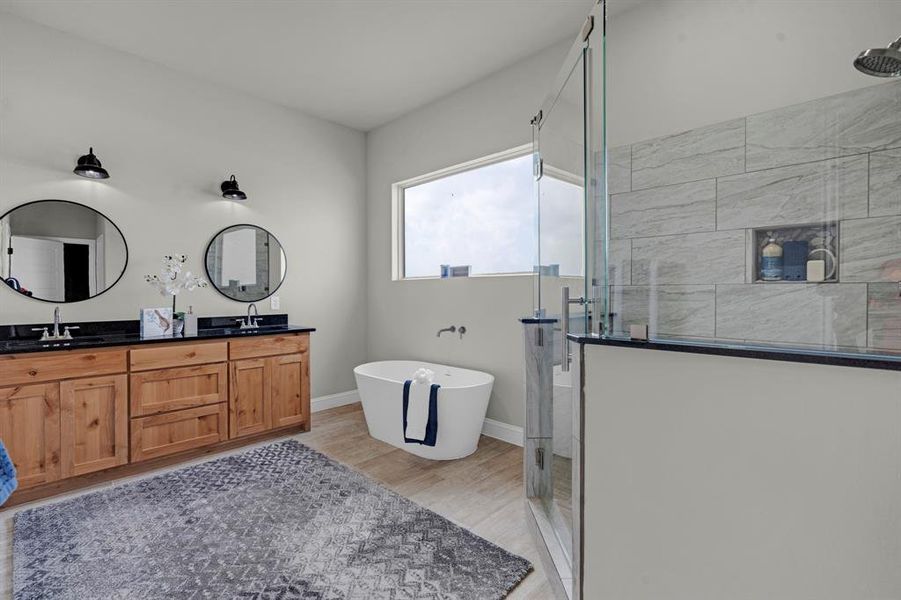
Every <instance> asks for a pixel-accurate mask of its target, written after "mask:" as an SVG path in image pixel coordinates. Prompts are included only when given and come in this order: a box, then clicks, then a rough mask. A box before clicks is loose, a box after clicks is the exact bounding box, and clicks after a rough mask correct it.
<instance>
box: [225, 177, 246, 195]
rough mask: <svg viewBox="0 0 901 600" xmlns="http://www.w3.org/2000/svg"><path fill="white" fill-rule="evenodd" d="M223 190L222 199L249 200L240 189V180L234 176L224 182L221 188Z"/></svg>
mask: <svg viewBox="0 0 901 600" xmlns="http://www.w3.org/2000/svg"><path fill="white" fill-rule="evenodd" d="M219 188H220V189H221V190H222V197H223V198H228V199H229V200H247V194H245V193H244V192H242V191H241V190H240V189H238V180H237V179H235V176H234V175H232V176H231V179H229V180H227V181H223V182H222V185H220V186H219Z"/></svg>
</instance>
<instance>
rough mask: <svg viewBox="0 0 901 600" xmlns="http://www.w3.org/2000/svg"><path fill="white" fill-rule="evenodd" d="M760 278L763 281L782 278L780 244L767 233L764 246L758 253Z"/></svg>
mask: <svg viewBox="0 0 901 600" xmlns="http://www.w3.org/2000/svg"><path fill="white" fill-rule="evenodd" d="M760 256H761V258H760V278H761V279H763V280H764V281H781V280H782V246H780V245H779V243H778V242H776V238H775V237H774V236H773V234H772V233H770V234H769V239H768V240H767V244H766V246H764V247H763V251H761V253H760Z"/></svg>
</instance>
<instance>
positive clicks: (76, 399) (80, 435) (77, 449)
mask: <svg viewBox="0 0 901 600" xmlns="http://www.w3.org/2000/svg"><path fill="white" fill-rule="evenodd" d="M59 386H60V414H61V417H60V438H61V440H62V441H61V444H60V458H61V467H62V476H63V477H74V476H76V475H83V474H85V473H91V472H93V471H100V470H102V469H108V468H110V467H115V466H117V465H124V464H125V463H127V462H128V376H127V375H106V376H103V377H90V378H85V379H75V380H71V381H63V382H62V383H60V384H59Z"/></svg>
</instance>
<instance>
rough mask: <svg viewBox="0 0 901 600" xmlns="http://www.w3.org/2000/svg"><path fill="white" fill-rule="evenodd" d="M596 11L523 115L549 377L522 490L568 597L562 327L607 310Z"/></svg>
mask: <svg viewBox="0 0 901 600" xmlns="http://www.w3.org/2000/svg"><path fill="white" fill-rule="evenodd" d="M603 19H604V6H603V4H598V5H597V6H596V7H595V10H594V11H592V14H591V16H590V17H589V19H588V20H587V21H586V23H585V27H584V28H583V30H582V33H581V35H580V36H579V39H578V40H577V41H576V43H575V44H574V45H573V47H572V49H571V50H570V52H569V54H568V55H567V58H566V61H565V63H564V65H563V67H562V68H561V70H560V72H559V74H558V76H557V79H556V80H555V82H554V85H553V86H552V88H551V92H550V93H549V94H548V96H547V98H546V100H545V102H544V104H543V105H542V108H541V111H540V113H539V114H538V115H537V117H536V119H535V121H534V122H533V125H534V127H533V136H534V137H533V145H534V159H535V179H536V183H535V202H536V215H537V218H536V223H537V225H536V227H537V244H536V246H537V250H536V252H537V260H536V267H535V271H536V276H535V293H534V297H535V316H536V317H539V318H542V319H545V320H546V322H547V321H553V323H554V324H553V341H552V343H551V347H552V348H553V360H552V363H553V372H552V379H553V381H552V386H549V387H550V393H549V394H546V395H547V397H542V398H541V403H542V406H541V408H540V410H539V411H537V413H538V414H539V415H540V417H539V418H540V419H541V420H542V427H541V428H540V432H539V435H541V436H550V439H547V437H543V442H542V444H543V445H542V447H541V450H542V458H541V460H540V461H539V462H540V463H541V466H540V469H541V477H540V480H541V481H543V482H545V483H544V484H543V485H542V486H540V487H539V488H538V490H539V491H538V493H537V494H536V496H537V497H533V498H532V500H533V507H536V508H535V509H537V510H541V512H542V513H543V515H544V517H545V518H546V523H548V524H549V527H550V529H551V530H552V532H553V533H552V535H553V537H555V538H556V541H557V542H559V543H558V544H557V546H558V547H559V548H560V551H561V553H562V554H563V555H564V559H565V560H564V561H563V563H564V564H563V567H562V568H561V567H560V565H559V563H558V561H556V560H555V561H554V562H555V564H557V567H558V568H557V570H558V572H559V574H560V576H561V579H562V580H563V581H564V586H565V587H566V588H567V593H568V594H569V595H570V597H572V593H573V590H574V589H577V586H573V585H572V584H573V583H575V582H577V580H578V568H579V559H580V557H579V555H578V554H579V547H580V534H579V522H580V518H579V510H580V504H579V497H580V493H579V488H580V485H581V459H580V456H581V441H580V440H581V396H580V385H579V377H578V372H577V371H578V368H577V366H578V365H577V364H576V369H575V372H574V371H573V370H571V366H572V364H573V359H572V357H571V351H570V344H569V343H568V339H567V334H579V335H592V334H598V333H600V332H602V331H604V330H605V329H604V328H605V327H606V320H607V314H608V311H607V303H606V290H607V286H606V281H605V277H606V272H607V269H606V239H607V235H606V223H607V215H606V202H605V193H606V185H605V183H606V178H605V168H604V167H605V164H604V163H605V159H606V153H605V148H604V131H603V127H604V122H603V114H604V111H603V107H604V95H603V67H604V61H603V56H604V55H603V52H604V49H603ZM595 24H597V26H596V27H595ZM548 327H550V325H548ZM576 361H578V357H576ZM545 389H547V388H545ZM535 509H533V510H535ZM542 536H543V537H544V538H545V540H546V541H547V539H548V535H547V534H546V533H544V532H542ZM549 546H550V544H549ZM573 574H575V575H576V577H575V578H573V577H572V575H573ZM567 579H568V581H567ZM574 579H575V580H576V581H574Z"/></svg>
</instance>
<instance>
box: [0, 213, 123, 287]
mask: <svg viewBox="0 0 901 600" xmlns="http://www.w3.org/2000/svg"><path fill="white" fill-rule="evenodd" d="M73 223H78V224H80V225H79V227H78V229H77V231H76V230H73V229H72V224H73ZM0 256H2V260H0V280H2V281H5V282H6V284H7V286H8V287H9V288H10V289H12V290H15V291H16V292H18V293H19V294H21V295H23V296H29V297H31V298H34V299H35V300H43V301H45V302H52V303H54V304H59V303H61V302H80V301H82V300H88V299H90V298H94V297H96V296H99V295H100V294H102V293H103V292H105V291H106V290H108V289H110V288H111V287H113V286H114V285H116V283H118V282H119V280H120V279H121V278H122V275H123V274H124V273H125V267H126V265H127V264H128V246H127V245H126V243H125V236H123V235H122V231H121V230H119V228H118V227H117V226H116V224H115V223H113V222H112V221H110V220H109V219H108V218H107V217H106V216H104V215H103V214H101V213H99V212H97V211H96V210H94V209H93V208H91V207H89V206H85V205H83V204H79V203H77V202H70V201H68V200H36V201H34V202H26V203H25V204H20V205H19V206H16V207H15V208H12V209H11V210H10V211H9V212H7V213H5V214H2V215H0ZM0 287H5V286H0ZM0 293H3V292H0ZM0 303H2V301H0Z"/></svg>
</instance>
